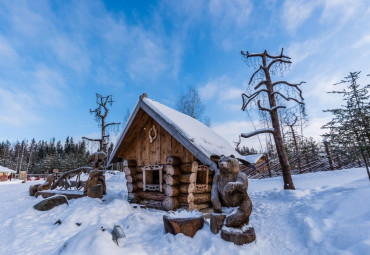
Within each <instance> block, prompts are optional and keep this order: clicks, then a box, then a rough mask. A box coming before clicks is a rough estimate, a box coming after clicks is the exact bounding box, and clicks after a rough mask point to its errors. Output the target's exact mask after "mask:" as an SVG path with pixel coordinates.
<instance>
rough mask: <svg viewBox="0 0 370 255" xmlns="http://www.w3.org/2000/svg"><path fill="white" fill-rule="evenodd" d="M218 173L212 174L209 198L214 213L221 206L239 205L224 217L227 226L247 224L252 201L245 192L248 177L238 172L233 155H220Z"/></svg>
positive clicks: (236, 226) (218, 210) (237, 164)
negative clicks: (233, 211)
mask: <svg viewBox="0 0 370 255" xmlns="http://www.w3.org/2000/svg"><path fill="white" fill-rule="evenodd" d="M218 165H219V169H220V171H219V173H217V174H216V175H215V176H214V179H213V185H212V193H211V199H212V204H213V209H214V212H215V213H221V212H222V206H225V207H239V208H238V209H237V211H236V212H235V213H234V214H231V215H229V216H227V217H226V222H225V225H226V226H227V227H233V228H239V227H242V226H243V225H244V224H248V222H249V216H250V214H251V212H252V201H251V199H250V198H249V196H248V194H247V189H248V178H247V176H246V174H245V173H243V172H239V162H238V160H237V159H235V158H234V157H232V156H231V157H225V156H222V157H221V158H220V160H219V161H218Z"/></svg>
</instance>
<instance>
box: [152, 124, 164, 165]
mask: <svg viewBox="0 0 370 255" xmlns="http://www.w3.org/2000/svg"><path fill="white" fill-rule="evenodd" d="M153 123H154V125H155V126H156V128H157V138H156V139H155V141H154V142H155V158H154V162H155V164H161V129H162V128H161V126H160V125H159V124H158V123H157V122H155V121H153Z"/></svg>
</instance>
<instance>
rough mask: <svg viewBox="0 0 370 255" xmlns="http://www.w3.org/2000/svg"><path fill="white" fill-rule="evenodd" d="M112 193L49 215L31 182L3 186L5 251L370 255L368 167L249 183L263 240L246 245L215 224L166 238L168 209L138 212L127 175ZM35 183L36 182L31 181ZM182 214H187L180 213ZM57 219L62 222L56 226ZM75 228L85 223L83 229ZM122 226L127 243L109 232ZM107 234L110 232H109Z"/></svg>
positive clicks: (112, 178) (1, 244) (0, 217)
mask: <svg viewBox="0 0 370 255" xmlns="http://www.w3.org/2000/svg"><path fill="white" fill-rule="evenodd" d="M106 178H107V193H108V194H107V195H106V196H104V198H103V199H102V200H100V199H92V198H88V197H84V198H80V199H74V200H70V201H69V206H68V205H66V204H64V205H60V206H58V207H55V208H53V209H52V210H49V211H44V212H41V211H37V210H34V209H33V208H32V206H33V205H34V204H36V203H37V202H39V201H41V200H42V198H34V197H30V196H29V195H28V188H29V185H30V184H31V183H28V182H26V183H19V182H9V183H11V184H7V185H0V194H2V196H0V204H1V206H0V240H1V241H0V254H39V255H42V254H45V255H46V254H89V255H93V254H187V255H188V254H208V255H210V254H369V251H370V206H369V201H370V182H369V180H368V178H367V174H366V171H365V169H363V168H359V169H349V170H338V171H328V172H317V173H310V174H303V175H295V176H293V179H294V184H295V186H296V188H297V190H295V191H292V190H283V189H282V187H283V181H282V177H276V178H270V179H262V180H254V179H253V180H252V179H251V180H249V189H248V193H249V195H250V197H251V199H252V202H253V211H252V215H251V217H250V224H249V226H252V227H254V229H255V231H256V235H257V240H256V242H254V243H251V244H247V245H244V246H237V245H234V244H232V243H229V242H226V241H223V240H222V239H221V238H220V235H219V234H218V235H214V234H212V233H211V232H210V230H209V226H208V225H207V224H205V226H204V228H203V229H202V230H200V231H198V232H197V234H196V235H195V236H194V238H190V237H187V236H184V235H182V234H179V235H176V236H174V235H171V234H169V233H168V234H164V232H163V221H162V217H163V215H164V214H167V212H163V211H159V210H154V209H141V208H136V209H134V208H132V207H131V205H130V204H129V203H127V201H126V196H127V191H126V184H125V181H124V175H123V173H114V174H112V173H109V174H107V177H106ZM33 183H34V182H33ZM180 214H181V212H180ZM58 220H60V221H61V224H55V223H56V222H57V221H58ZM76 223H79V224H80V226H78V225H77V224H76ZM114 225H120V226H121V227H122V229H123V231H124V233H125V235H126V238H125V239H124V240H123V242H122V246H117V244H116V243H115V242H113V241H112V235H111V231H112V230H113V227H114ZM103 230H104V231H103Z"/></svg>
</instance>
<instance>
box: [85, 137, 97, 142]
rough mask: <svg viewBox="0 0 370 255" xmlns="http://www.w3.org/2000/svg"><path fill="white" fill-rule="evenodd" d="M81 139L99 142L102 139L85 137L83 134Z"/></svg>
mask: <svg viewBox="0 0 370 255" xmlns="http://www.w3.org/2000/svg"><path fill="white" fill-rule="evenodd" d="M82 139H86V140H88V141H90V142H100V141H101V140H102V139H92V138H88V137H85V136H83V137H82Z"/></svg>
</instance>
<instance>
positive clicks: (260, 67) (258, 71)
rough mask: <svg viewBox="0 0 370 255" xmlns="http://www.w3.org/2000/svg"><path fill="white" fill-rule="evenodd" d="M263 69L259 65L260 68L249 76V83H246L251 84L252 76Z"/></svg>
mask: <svg viewBox="0 0 370 255" xmlns="http://www.w3.org/2000/svg"><path fill="white" fill-rule="evenodd" d="M262 69H263V67H262V66H261V65H260V68H258V69H257V70H256V71H255V72H254V73H253V74H252V76H251V78H250V79H249V83H248V84H251V83H252V81H253V79H254V76H255V75H256V74H257V73H258V72H259V71H261V70H262Z"/></svg>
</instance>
